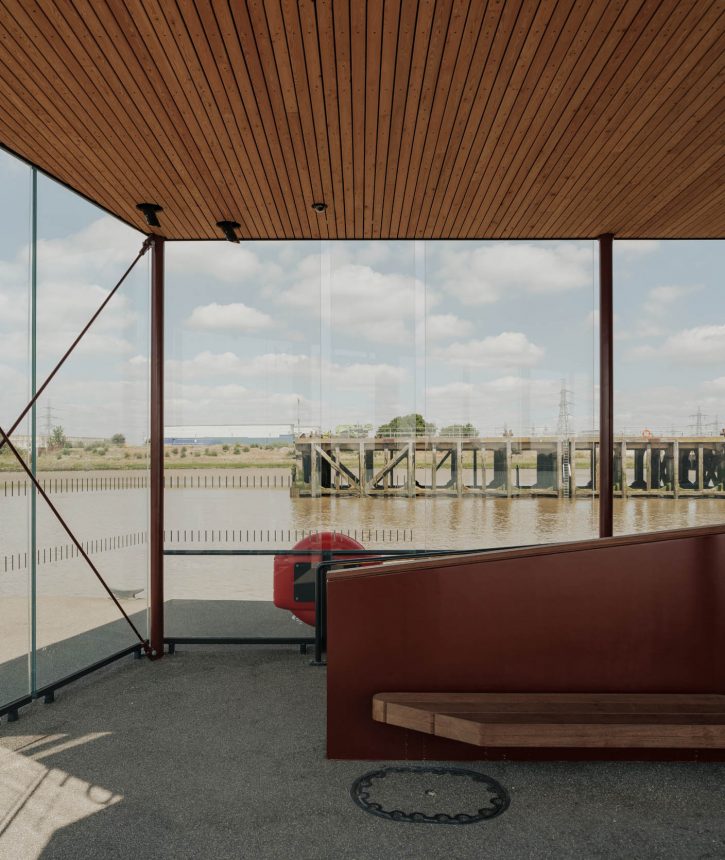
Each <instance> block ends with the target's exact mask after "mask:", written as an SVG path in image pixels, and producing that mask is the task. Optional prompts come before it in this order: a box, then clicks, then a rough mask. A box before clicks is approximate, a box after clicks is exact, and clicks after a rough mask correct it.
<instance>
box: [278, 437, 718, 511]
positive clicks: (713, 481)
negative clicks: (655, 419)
mask: <svg viewBox="0 0 725 860" xmlns="http://www.w3.org/2000/svg"><path fill="white" fill-rule="evenodd" d="M295 454H296V465H295V471H294V475H293V481H292V485H291V493H292V495H295V496H307V497H312V498H319V497H321V496H403V497H409V498H414V497H419V496H457V497H460V496H493V497H504V498H514V497H531V496H551V497H559V498H576V497H586V496H589V497H591V496H597V495H598V463H599V442H598V440H597V439H595V438H593V437H586V436H578V437H577V438H561V437H556V436H541V437H538V436H537V437H534V436H504V437H490V438H480V437H476V438H472V437H464V438H453V437H443V436H437V437H433V436H417V437H407V438H387V437H386V438H382V437H376V438H362V439H355V438H349V437H330V436H317V437H314V436H313V437H305V436H301V437H299V438H297V439H296V440H295ZM613 455H614V495H615V497H619V498H622V497H625V498H626V497H628V496H644V497H658V498H671V499H677V498H680V497H684V496H688V497H714V498H725V439H724V438H723V437H722V436H689V437H683V436H670V437H651V438H647V437H642V436H627V437H623V436H622V437H617V438H616V439H615V444H614V452H613Z"/></svg>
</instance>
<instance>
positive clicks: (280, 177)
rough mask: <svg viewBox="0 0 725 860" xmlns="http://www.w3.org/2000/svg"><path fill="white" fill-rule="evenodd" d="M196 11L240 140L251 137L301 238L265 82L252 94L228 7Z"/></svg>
mask: <svg viewBox="0 0 725 860" xmlns="http://www.w3.org/2000/svg"><path fill="white" fill-rule="evenodd" d="M197 11H199V13H200V14H201V17H202V21H203V25H204V30H205V32H206V36H207V38H208V40H209V46H210V49H211V52H212V57H213V58H216V59H217V62H218V64H219V69H220V72H221V74H222V77H223V86H225V87H226V89H227V91H228V93H229V96H228V101H229V110H230V111H231V112H232V114H233V115H234V116H239V123H240V125H239V131H240V133H241V135H242V137H244V135H245V133H248V134H250V135H251V140H252V141H253V145H254V149H255V161H256V163H257V164H258V165H259V169H260V170H262V171H263V173H264V176H265V178H266V181H267V183H268V185H269V187H270V188H271V189H272V194H273V195H274V197H275V198H276V199H277V200H278V201H279V203H280V205H281V207H282V210H283V211H284V213H285V216H284V218H285V222H286V223H287V224H289V225H290V226H289V229H291V231H292V235H293V236H294V237H295V238H301V237H302V236H304V235H305V229H303V227H302V225H301V224H300V220H299V213H298V211H297V207H296V206H295V199H296V196H295V193H294V191H293V184H292V182H291V181H290V176H289V174H288V172H287V169H286V162H285V158H284V156H283V152H282V146H281V144H280V139H279V135H278V133H277V127H276V125H275V123H274V119H273V115H272V112H271V109H270V105H269V100H268V98H266V94H267V93H266V86H265V84H264V81H263V80H262V85H261V87H260V92H259V94H258V95H257V94H255V90H254V86H253V84H252V80H251V77H250V72H249V67H248V61H250V60H251V57H249V58H248V57H246V56H245V52H244V51H242V50H241V47H240V44H239V39H238V35H237V31H236V27H235V26H234V22H233V20H232V18H231V10H230V8H229V7H228V6H226V5H223V4H215V5H214V7H213V8H212V7H209V6H204V5H198V6H197ZM245 130H248V131H246V132H245ZM305 227H306V224H305Z"/></svg>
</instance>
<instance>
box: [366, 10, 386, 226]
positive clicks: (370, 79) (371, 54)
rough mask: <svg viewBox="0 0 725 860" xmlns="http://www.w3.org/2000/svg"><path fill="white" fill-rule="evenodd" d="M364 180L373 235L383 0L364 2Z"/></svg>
mask: <svg viewBox="0 0 725 860" xmlns="http://www.w3.org/2000/svg"><path fill="white" fill-rule="evenodd" d="M365 10H366V16H367V22H366V30H367V37H366V49H367V53H366V56H365V139H364V151H365V180H364V185H363V236H364V237H365V238H366V239H370V238H372V235H373V204H374V198H375V159H376V155H377V143H378V99H379V93H380V56H381V51H382V40H383V0H369V2H367V3H366V4H365Z"/></svg>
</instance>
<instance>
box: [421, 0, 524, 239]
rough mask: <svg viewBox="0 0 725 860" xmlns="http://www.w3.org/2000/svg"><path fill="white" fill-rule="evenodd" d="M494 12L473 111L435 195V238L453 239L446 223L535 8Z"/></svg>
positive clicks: (511, 5) (515, 5) (508, 6)
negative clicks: (495, 18)
mask: <svg viewBox="0 0 725 860" xmlns="http://www.w3.org/2000/svg"><path fill="white" fill-rule="evenodd" d="M527 10H528V11H527ZM498 11H499V19H498V26H497V27H496V30H495V32H494V33H493V41H492V43H491V50H490V51H489V52H488V57H487V60H486V67H485V68H484V71H483V75H482V76H481V83H480V87H479V91H478V93H477V95H476V99H475V101H474V109H473V111H472V112H471V115H470V117H469V119H468V122H467V123H466V128H465V130H464V133H463V137H462V141H461V146H460V148H459V150H458V153H457V154H456V158H455V161H452V162H451V165H452V166H451V170H450V174H449V176H448V178H447V181H446V185H445V189H444V191H443V193H442V194H441V193H440V192H439V198H440V201H441V202H440V207H439V214H438V217H437V219H436V221H435V224H434V226H433V230H432V232H433V235H435V236H448V235H453V234H452V233H450V232H449V230H450V226H449V222H450V221H451V220H452V218H453V217H454V214H455V211H456V210H455V207H456V206H457V205H460V200H459V199H457V197H458V195H459V190H460V189H465V187H466V186H467V185H468V183H469V182H470V176H471V173H472V172H473V169H474V167H475V164H476V162H477V161H478V158H479V156H480V154H481V150H482V148H483V145H484V143H485V134H486V130H487V129H488V128H489V127H490V118H491V116H492V115H493V114H494V113H495V110H496V107H495V105H496V104H497V102H496V99H497V98H498V99H500V98H502V91H503V89H505V86H506V84H507V83H508V78H509V75H510V71H511V67H512V65H513V62H515V56H516V52H517V49H518V47H519V46H520V40H521V37H522V33H523V35H525V33H526V32H527V31H528V23H529V22H530V20H531V15H532V14H533V12H534V11H535V8H534V4H533V3H527V4H523V3H522V2H521V0H514V2H507V3H504V4H501V5H500V6H499V7H498ZM511 43H513V45H512V44H511ZM512 57H513V59H512ZM461 193H462V191H461Z"/></svg>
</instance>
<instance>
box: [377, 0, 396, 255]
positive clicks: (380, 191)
mask: <svg viewBox="0 0 725 860" xmlns="http://www.w3.org/2000/svg"><path fill="white" fill-rule="evenodd" d="M401 11H402V10H401V8H400V5H399V4H396V3H389V2H388V3H386V4H385V7H384V12H383V26H382V45H381V49H380V50H381V63H380V91H379V97H378V139H377V143H376V150H375V178H374V183H373V205H372V219H371V220H372V223H371V229H372V235H373V238H375V239H379V238H380V227H381V224H382V221H383V195H384V193H385V168H386V165H387V163H388V159H389V157H390V156H389V152H390V126H391V122H392V110H393V96H394V91H395V71H396V68H397V59H398V31H399V28H400V23H401V21H400V18H401Z"/></svg>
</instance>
